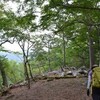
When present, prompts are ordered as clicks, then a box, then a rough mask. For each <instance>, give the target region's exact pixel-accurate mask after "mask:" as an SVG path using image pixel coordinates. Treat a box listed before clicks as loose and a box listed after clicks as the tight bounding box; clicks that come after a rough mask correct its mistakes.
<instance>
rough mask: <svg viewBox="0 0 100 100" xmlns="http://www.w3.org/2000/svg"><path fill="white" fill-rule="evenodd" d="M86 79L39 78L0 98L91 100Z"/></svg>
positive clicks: (8, 99)
mask: <svg viewBox="0 0 100 100" xmlns="http://www.w3.org/2000/svg"><path fill="white" fill-rule="evenodd" d="M85 83H86V79H82V78H74V79H58V80H53V81H46V80H41V81H38V82H36V83H34V84H32V85H31V89H30V90H28V89H27V87H19V88H15V89H12V90H11V94H9V95H7V96H3V97H0V100H92V99H90V98H89V97H87V96H86V84H85Z"/></svg>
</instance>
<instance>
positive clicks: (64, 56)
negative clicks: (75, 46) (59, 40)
mask: <svg viewBox="0 0 100 100" xmlns="http://www.w3.org/2000/svg"><path fill="white" fill-rule="evenodd" d="M64 37H65V36H64V33H63V67H65V66H66V51H65V38H64ZM62 71H63V70H62Z"/></svg>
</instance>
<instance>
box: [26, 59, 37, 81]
mask: <svg viewBox="0 0 100 100" xmlns="http://www.w3.org/2000/svg"><path fill="white" fill-rule="evenodd" d="M27 64H28V67H29V73H30V76H31V78H32V80H33V81H35V80H34V78H33V75H32V70H31V66H30V63H29V61H27Z"/></svg>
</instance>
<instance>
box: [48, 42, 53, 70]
mask: <svg viewBox="0 0 100 100" xmlns="http://www.w3.org/2000/svg"><path fill="white" fill-rule="evenodd" d="M50 47H51V46H50V44H49V41H48V63H49V65H48V66H49V71H52V69H51V59H50Z"/></svg>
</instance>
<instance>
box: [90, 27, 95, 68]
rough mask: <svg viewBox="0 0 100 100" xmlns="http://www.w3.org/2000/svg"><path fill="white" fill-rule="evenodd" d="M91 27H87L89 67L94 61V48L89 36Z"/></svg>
mask: <svg viewBox="0 0 100 100" xmlns="http://www.w3.org/2000/svg"><path fill="white" fill-rule="evenodd" d="M91 31H92V27H91V26H90V28H89V32H90V33H89V57H90V68H92V66H93V65H94V64H95V61H94V57H95V56H94V48H93V38H92V36H91Z"/></svg>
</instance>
